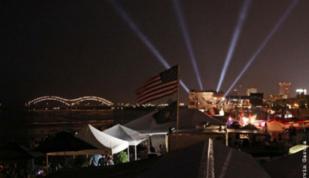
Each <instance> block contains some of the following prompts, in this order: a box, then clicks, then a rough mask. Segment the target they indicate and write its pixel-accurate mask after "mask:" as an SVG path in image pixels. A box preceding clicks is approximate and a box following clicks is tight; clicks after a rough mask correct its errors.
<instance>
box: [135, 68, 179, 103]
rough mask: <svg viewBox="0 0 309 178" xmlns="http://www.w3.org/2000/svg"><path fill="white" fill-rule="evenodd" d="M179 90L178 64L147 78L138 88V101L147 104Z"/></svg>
mask: <svg viewBox="0 0 309 178" xmlns="http://www.w3.org/2000/svg"><path fill="white" fill-rule="evenodd" d="M177 90H178V66H174V67H172V68H170V69H168V70H166V71H164V72H161V73H160V74H158V75H156V76H154V77H152V78H150V79H149V80H147V81H146V82H145V83H144V85H143V86H142V87H140V88H138V89H137V92H136V94H137V102H138V103H140V104H145V103H148V102H151V101H154V100H157V99H161V98H163V97H166V96H169V95H172V94H174V93H176V92H177Z"/></svg>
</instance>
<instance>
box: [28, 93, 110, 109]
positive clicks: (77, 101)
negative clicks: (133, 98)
mask: <svg viewBox="0 0 309 178" xmlns="http://www.w3.org/2000/svg"><path fill="white" fill-rule="evenodd" d="M48 101H56V102H60V103H62V104H64V105H65V106H67V107H73V106H76V105H79V104H80V103H82V102H85V101H95V102H99V103H100V104H102V105H106V106H112V105H113V104H114V103H113V102H111V101H109V100H107V99H105V98H102V97H98V96H82V97H79V98H74V99H67V98H63V97H60V96H41V97H38V98H35V99H33V100H30V101H28V102H26V104H25V105H26V107H30V106H34V105H36V104H38V103H42V102H48Z"/></svg>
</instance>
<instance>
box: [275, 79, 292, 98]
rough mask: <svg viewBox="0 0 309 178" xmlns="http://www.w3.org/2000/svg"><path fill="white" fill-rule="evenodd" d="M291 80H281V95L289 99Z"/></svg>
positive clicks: (279, 84)
mask: <svg viewBox="0 0 309 178" xmlns="http://www.w3.org/2000/svg"><path fill="white" fill-rule="evenodd" d="M291 85H292V84H291V82H279V83H278V86H279V95H280V96H282V98H284V99H287V98H288V97H289V96H290V88H291Z"/></svg>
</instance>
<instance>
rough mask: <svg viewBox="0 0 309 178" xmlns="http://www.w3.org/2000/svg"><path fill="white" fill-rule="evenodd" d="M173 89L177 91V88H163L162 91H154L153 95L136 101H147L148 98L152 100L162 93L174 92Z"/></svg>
mask: <svg viewBox="0 0 309 178" xmlns="http://www.w3.org/2000/svg"><path fill="white" fill-rule="evenodd" d="M175 89H177V86H171V87H168V88H163V89H161V90H158V91H156V92H154V93H151V94H148V95H147V96H144V97H142V98H138V100H137V101H143V100H145V99H148V98H153V97H154V96H156V95H161V94H164V93H169V91H170V90H173V91H174V90H175Z"/></svg>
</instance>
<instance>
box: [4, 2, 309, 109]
mask: <svg viewBox="0 0 309 178" xmlns="http://www.w3.org/2000/svg"><path fill="white" fill-rule="evenodd" d="M179 2H180V3H181V6H182V9H183V11H182V12H183V15H184V17H185V21H186V23H187V28H188V31H189V32H190V36H191V42H192V46H193V50H194V53H195V56H196V58H197V60H198V61H197V63H198V65H199V69H200V71H201V77H202V80H203V84H204V86H205V87H206V89H215V88H216V86H217V83H218V79H219V76H220V72H221V68H222V65H223V62H224V58H225V56H226V53H227V49H228V47H229V44H230V40H231V37H232V33H233V30H234V26H235V24H236V22H237V18H238V14H239V10H240V9H241V6H242V3H243V0H194V1H192V0H181V1H179ZM290 2H291V0H280V1H278V0H253V3H252V5H251V8H250V10H249V14H248V17H247V20H246V22H245V24H244V26H243V30H242V33H241V35H240V39H239V41H238V46H237V48H236V50H235V54H234V57H233V60H232V62H231V66H230V68H229V70H228V73H227V76H226V78H225V81H224V83H223V90H226V89H227V88H228V87H229V86H230V85H231V83H232V81H233V80H234V79H235V77H236V76H237V75H238V73H239V72H240V70H241V69H242V67H243V66H244V65H245V63H246V61H247V60H249V58H250V56H252V54H253V53H254V52H255V50H256V49H257V47H258V46H259V45H260V43H261V42H262V40H263V39H264V38H265V37H266V35H267V33H269V32H270V30H271V29H272V27H273V26H274V24H275V23H276V21H277V20H278V19H279V17H280V15H281V14H282V13H283V12H284V11H285V9H286V8H287V7H288V6H289V4H290ZM119 3H120V4H121V5H122V6H123V8H124V9H125V10H126V12H127V13H128V14H129V15H130V17H131V18H132V19H133V20H134V21H135V22H136V24H137V25H138V27H139V28H140V30H141V31H143V32H144V33H145V34H146V35H147V36H148V37H149V39H151V40H152V42H153V44H154V45H155V46H156V47H157V49H158V50H159V51H160V52H161V54H162V55H163V56H164V57H165V58H166V59H167V60H168V62H169V63H170V64H171V65H175V64H179V66H180V70H181V73H180V76H181V78H182V79H183V80H184V82H185V83H186V84H187V85H188V86H189V88H191V89H196V88H198V84H197V80H196V79H195V76H194V72H193V68H192V65H191V63H190V61H189V55H188V52H187V50H186V47H185V44H184V40H183V37H182V34H181V31H180V28H179V26H178V24H177V20H176V16H175V12H174V10H173V7H172V1H171V0H146V1H145V0H122V1H119ZM0 18H1V19H0V20H1V28H0V32H1V33H0V41H1V42H0V44H1V53H0V74H1V86H0V102H2V103H24V102H25V101H27V100H29V99H32V98H34V97H38V96H42V95H57V96H63V97H67V98H75V97H79V96H84V95H97V96H101V97H104V98H106V99H109V100H111V101H113V102H121V101H123V102H127V101H128V102H134V99H135V89H136V88H138V87H139V86H141V85H142V84H143V81H145V80H146V79H148V78H149V77H151V76H153V75H155V74H157V73H158V72H161V71H163V70H164V67H163V66H162V65H161V64H160V63H159V62H158V61H157V60H156V58H155V56H153V55H152V53H151V52H150V51H149V50H148V48H146V47H145V45H144V44H143V43H142V42H141V41H140V39H139V38H138V37H137V36H136V35H135V34H134V32H133V31H132V30H131V29H130V28H129V27H128V25H127V24H126V23H125V22H124V21H123V19H122V18H121V17H120V16H119V15H118V14H117V13H116V11H115V9H114V8H113V6H112V5H111V3H110V2H109V0H93V1H86V0H28V1H21V0H20V1H16V0H1V1H0ZM308 18H309V1H308V0H300V1H299V3H298V5H297V6H296V8H295V9H294V10H293V11H292V13H291V14H290V16H289V17H288V18H287V20H286V21H285V22H284V23H283V25H282V26H281V28H280V29H279V31H278V32H277V33H275V35H274V36H273V38H272V39H271V41H270V42H269V43H268V45H267V46H266V48H265V49H264V50H263V51H262V52H261V53H260V54H259V55H258V57H257V58H256V61H255V62H254V64H253V66H251V68H250V69H249V70H248V71H247V72H246V73H245V75H244V76H243V77H242V79H241V80H240V81H239V83H238V84H241V85H242V86H243V88H247V87H257V88H258V90H259V91H263V92H265V93H266V94H269V93H277V83H278V82H279V81H291V82H292V85H293V88H298V87H304V88H307V89H309V80H308V76H309V19H308ZM181 94H182V98H186V95H185V92H184V91H182V93H181Z"/></svg>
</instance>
